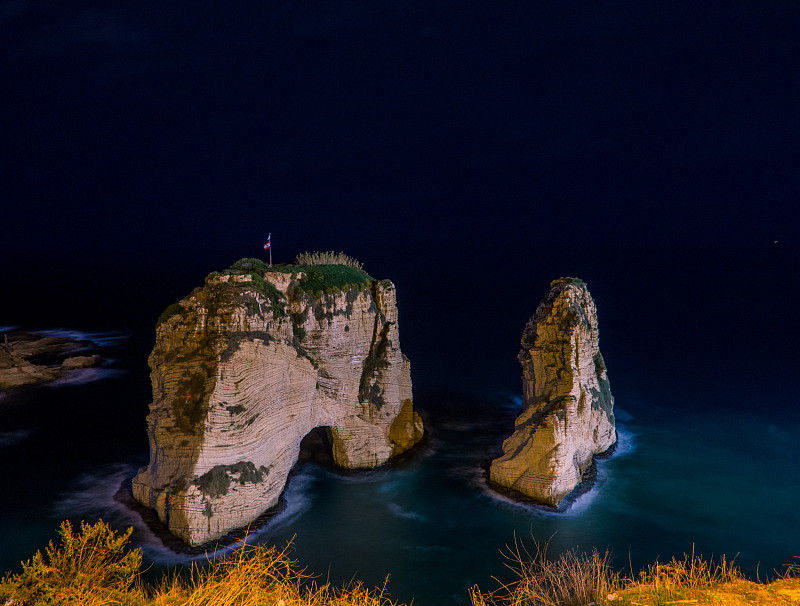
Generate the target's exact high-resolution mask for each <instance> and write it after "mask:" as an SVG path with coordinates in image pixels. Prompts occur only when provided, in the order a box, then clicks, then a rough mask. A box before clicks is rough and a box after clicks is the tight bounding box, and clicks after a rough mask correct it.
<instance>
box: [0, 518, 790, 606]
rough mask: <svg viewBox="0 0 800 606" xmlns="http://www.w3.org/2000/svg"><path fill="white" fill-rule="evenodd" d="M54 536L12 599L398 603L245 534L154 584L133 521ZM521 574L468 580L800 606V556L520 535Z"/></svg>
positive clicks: (561, 603) (612, 598) (504, 591)
mask: <svg viewBox="0 0 800 606" xmlns="http://www.w3.org/2000/svg"><path fill="white" fill-rule="evenodd" d="M59 537H60V541H59V544H57V545H56V544H54V543H52V542H51V543H50V545H49V546H48V547H47V548H46V549H45V551H44V553H42V552H37V553H36V555H34V557H33V558H31V559H30V560H28V561H27V562H25V563H23V570H22V572H21V573H19V574H16V575H11V576H7V577H6V578H4V579H2V580H0V604H4V605H5V606H61V605H64V606H67V605H70V606H72V605H81V606H398V605H397V604H396V603H395V602H392V601H391V600H390V599H389V596H388V594H387V592H386V583H384V585H383V587H380V588H376V589H367V588H365V587H364V586H363V585H362V584H360V583H356V584H354V585H352V586H350V587H347V588H343V589H341V588H336V587H333V586H331V585H330V584H329V583H324V584H318V583H317V582H316V581H315V580H314V579H313V578H311V577H310V576H309V575H308V574H306V573H305V572H304V570H303V569H302V568H300V567H299V566H298V563H297V562H296V561H295V560H293V559H292V558H291V557H290V555H289V550H290V548H291V546H290V545H287V547H285V548H284V549H282V550H278V549H276V548H275V547H266V546H263V545H249V544H247V543H246V542H245V544H244V545H243V546H242V547H240V548H238V549H236V550H235V551H233V552H232V553H231V554H230V556H229V557H227V558H225V559H222V560H218V561H215V562H210V563H209V565H208V566H193V567H192V568H191V569H190V570H189V571H188V572H187V573H186V574H183V575H177V574H176V575H173V576H170V577H167V578H164V579H163V580H162V581H161V582H160V583H159V584H158V585H156V586H146V585H144V584H143V583H142V581H141V576H140V573H139V571H140V565H141V554H140V552H139V550H137V549H134V550H131V549H129V548H128V547H127V543H128V541H129V538H130V529H129V530H128V531H127V532H125V533H122V534H117V533H115V532H114V531H113V530H112V529H111V528H110V527H109V526H108V525H106V524H105V523H103V522H102V521H100V522H98V523H97V524H95V525H89V524H84V523H81V526H80V529H79V532H74V531H73V528H72V526H71V525H70V524H69V522H65V523H63V524H62V525H61V528H60V529H59ZM506 557H507V558H508V560H509V562H508V564H507V565H508V567H509V568H510V569H511V570H512V572H513V573H514V575H515V577H516V580H515V581H514V582H512V583H509V584H506V585H502V586H501V587H500V589H498V590H497V591H495V592H491V593H483V592H481V591H480V589H479V588H478V587H473V588H471V589H470V590H469V595H470V598H471V601H472V606H591V605H594V606H617V605H619V606H680V605H684V604H698V605H712V604H713V605H716V606H791V605H795V606H800V566H798V565H797V564H793V565H790V566H787V569H786V571H785V573H784V574H783V575H782V576H781V578H779V579H777V580H775V581H773V582H772V583H768V584H764V583H754V582H752V581H748V580H747V579H745V578H743V577H742V575H741V573H740V572H739V569H738V568H737V567H736V566H735V564H734V563H732V562H728V561H727V560H726V559H725V558H724V557H723V558H721V559H720V560H719V561H717V562H716V563H715V562H712V561H710V560H705V559H703V558H702V557H699V556H696V555H695V554H694V552H692V553H691V554H690V555H684V556H683V558H673V559H672V560H670V561H669V562H667V563H666V564H661V563H658V562H656V563H655V564H652V565H650V566H648V567H647V569H645V570H643V571H642V572H640V573H639V574H638V576H637V577H636V578H622V577H620V576H619V574H618V573H617V572H615V570H614V569H613V568H612V566H611V556H610V553H609V552H605V553H603V554H600V553H599V552H597V550H592V551H591V552H590V553H579V552H578V551H576V550H572V551H568V552H566V553H563V554H561V555H559V556H558V557H557V558H555V559H550V558H548V557H547V543H537V542H536V541H534V542H533V547H532V548H526V547H525V546H524V545H523V544H522V543H521V542H519V541H516V540H515V542H514V546H513V547H511V548H510V549H509V552H508V554H507V556H506Z"/></svg>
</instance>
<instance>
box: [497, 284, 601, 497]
mask: <svg viewBox="0 0 800 606" xmlns="http://www.w3.org/2000/svg"><path fill="white" fill-rule="evenodd" d="M519 361H520V363H521V364H522V377H523V409H522V412H521V413H520V415H519V416H518V417H517V419H516V422H515V429H514V433H513V434H512V435H511V436H510V437H509V438H508V439H506V440H505V441H504V442H503V455H502V456H500V457H499V458H497V459H495V460H494V461H492V463H491V467H490V470H489V480H490V482H492V483H494V484H496V485H498V486H500V487H503V488H506V489H510V490H512V491H516V492H518V493H521V494H523V495H525V496H526V497H528V498H531V499H533V500H535V501H537V502H540V503H543V504H546V505H550V506H553V507H557V506H558V505H559V504H560V503H561V501H562V500H563V499H564V497H566V496H567V495H568V494H569V493H570V492H572V491H573V490H574V489H575V487H576V486H577V485H578V484H579V483H580V481H581V478H582V477H583V474H584V472H585V471H586V470H587V469H588V468H589V467H590V465H591V463H592V460H593V457H594V455H596V454H599V453H602V452H604V451H606V450H608V449H609V448H610V447H611V446H612V445H613V444H614V443H615V442H616V430H615V427H614V413H613V408H614V397H613V396H612V395H611V389H610V387H609V383H608V375H607V373H606V366H605V363H604V361H603V356H602V355H601V354H600V350H599V347H598V330H597V311H596V308H595V304H594V301H593V300H592V297H591V295H590V294H589V291H588V290H587V289H586V285H585V284H584V283H583V282H582V281H581V280H579V279H577V278H561V279H559V280H555V281H553V282H552V283H551V287H550V291H549V292H548V293H547V295H546V296H545V297H544V299H542V302H541V303H540V304H539V307H538V308H537V310H536V313H534V315H533V317H532V318H531V319H530V320H529V321H528V324H527V325H526V327H525V332H524V333H523V334H522V349H521V350H520V352H519Z"/></svg>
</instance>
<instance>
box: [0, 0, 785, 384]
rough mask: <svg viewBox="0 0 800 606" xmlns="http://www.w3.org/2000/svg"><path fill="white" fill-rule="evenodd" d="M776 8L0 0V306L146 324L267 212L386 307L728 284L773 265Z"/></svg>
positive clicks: (261, 227)
mask: <svg viewBox="0 0 800 606" xmlns="http://www.w3.org/2000/svg"><path fill="white" fill-rule="evenodd" d="M799 26H800V5H798V3H797V2H794V1H791V2H788V1H787V2H778V1H772V0H767V1H765V2H753V1H751V0H724V1H723V0H715V1H709V2H683V1H682V2H677V1H673V2H657V3H647V2H640V1H638V0H637V1H634V0H603V1H597V0H593V1H588V0H582V1H570V2H556V3H552V2H465V1H455V0H440V1H431V0H429V1H425V2H419V1H407V2H406V1H397V0H391V1H384V0H375V1H370V2H363V1H355V0H352V1H345V0H341V1H325V2H320V1H311V0H309V1H305V2H292V1H283V2H274V1H269V2H262V3H233V4H231V3H225V4H224V6H223V5H222V4H221V3H199V4H198V3H188V2H169V3H162V2H158V3H153V2H122V1H116V2H103V3H98V2H89V1H70V2H66V1H56V0H53V1H50V2H46V3H45V2H33V1H26V0H4V1H0V49H1V52H0V72H1V73H2V87H0V103H1V104H2V112H0V131H2V133H3V143H2V147H0V150H2V151H0V170H1V171H2V197H3V207H2V208H3V211H2V213H3V214H2V225H3V237H2V238H0V254H2V265H3V273H4V283H5V284H4V287H3V292H4V295H3V301H2V308H0V311H2V313H0V323H3V322H4V323H15V322H16V323H19V322H22V323H25V322H38V323H41V321H42V319H43V318H46V319H47V320H49V322H46V323H62V324H66V323H69V322H70V321H73V322H79V321H80V320H79V319H76V318H79V316H80V317H88V316H92V317H95V318H97V319H98V322H105V323H106V324H108V325H117V326H119V325H124V324H125V322H126V319H125V318H126V317H128V316H129V315H130V314H131V313H132V310H134V309H135V310H136V312H137V313H139V314H140V315H141V316H142V317H144V318H147V322H148V326H149V325H150V322H151V320H150V319H151V318H156V317H157V316H158V313H159V312H160V309H161V308H163V306H165V305H166V304H167V303H169V302H171V301H172V300H174V299H175V298H178V297H180V296H182V295H183V294H185V293H186V292H187V291H189V290H190V289H191V288H192V287H193V286H195V285H197V284H198V283H199V282H200V281H201V280H202V277H203V276H204V275H205V274H206V273H207V272H208V271H211V270H212V269H220V268H221V267H225V266H227V265H228V264H230V263H231V262H232V261H234V260H235V259H237V258H239V257H243V256H259V255H262V254H263V250H262V249H261V245H262V244H263V241H264V239H265V236H266V234H267V233H268V232H272V234H273V242H274V251H275V255H276V260H279V261H290V260H292V259H293V257H294V255H295V254H296V253H298V252H301V251H303V250H327V249H335V250H345V251H346V252H348V253H349V254H351V255H353V256H356V257H358V258H360V259H361V260H362V261H364V262H365V265H366V268H367V269H368V270H369V271H371V272H372V273H373V274H374V275H376V277H391V278H392V279H394V280H395V282H396V283H397V284H398V288H399V293H400V295H399V296H400V297H401V304H403V305H405V309H409V308H411V307H413V305H414V303H419V302H420V301H422V300H423V295H424V296H425V297H428V299H426V305H428V306H430V308H438V309H444V308H446V307H447V306H448V305H450V306H452V305H453V301H454V300H456V301H466V300H471V299H475V298H479V297H480V296H481V295H480V294H479V293H485V292H487V289H488V290H491V292H492V296H496V295H502V296H504V297H505V298H506V299H507V300H509V301H511V300H512V299H513V300H514V303H509V305H510V307H511V309H510V311H509V318H510V319H509V326H513V327H514V328H513V330H512V329H511V328H509V331H511V332H513V333H515V334H519V332H520V330H521V324H520V322H524V319H525V318H526V317H527V316H528V315H530V313H531V312H532V310H533V308H534V307H535V302H536V301H538V298H539V297H541V295H542V294H543V291H544V289H545V288H546V285H547V282H548V281H549V280H550V279H552V278H554V277H557V276H558V275H561V274H564V273H570V274H578V275H581V276H582V277H584V278H586V279H587V282H589V285H590V288H591V289H592V292H593V293H594V294H595V297H596V298H598V293H599V294H600V295H603V294H604V293H609V292H611V291H612V290H613V289H615V288H617V287H618V286H619V285H620V284H623V283H628V284H631V283H633V285H634V286H635V287H636V288H638V289H639V292H640V294H641V295H642V297H643V298H647V297H650V298H651V299H652V300H656V299H658V298H659V297H660V296H662V295H663V294H664V291H669V290H670V289H674V286H673V285H670V286H664V287H663V289H662V290H659V289H658V288H656V287H655V286H653V284H652V282H653V281H654V280H656V278H650V277H648V276H664V275H667V274H670V273H673V274H674V273H675V272H682V271H684V270H686V269H694V270H696V275H694V276H693V277H690V278H687V281H686V283H683V284H681V285H680V286H679V287H678V288H686V289H690V288H693V287H696V286H697V285H698V284H699V283H700V282H701V281H702V280H704V279H706V278H708V279H709V280H710V281H711V284H712V285H714V288H717V290H716V291H715V292H716V293H717V294H721V295H723V296H730V297H732V298H735V297H736V293H737V292H740V291H741V290H743V289H747V290H748V291H749V292H752V291H753V289H754V288H758V287H756V286H754V281H755V280H764V281H766V282H770V283H774V282H775V280H779V279H781V278H782V277H785V275H786V273H787V272H789V274H790V275H796V273H794V272H795V271H796V270H797V260H796V258H797V257H796V254H797V224H796V222H795V221H794V220H793V219H794V214H795V213H794V206H795V204H796V201H797V200H798V199H799V198H800V196H798V193H800V185H799V184H798V179H797V173H798V159H799V158H798V144H797V142H798V140H800V112H798V107H800V104H799V103H798V101H800V77H798V73H800V49H799V48H798V46H799V45H800V42H799V41H800V37H798V35H797V32H798V31H800V27H799ZM775 240H778V241H779V243H778V244H774V241H775ZM733 265H736V266H737V270H736V272H733V271H731V267H732V266H733ZM615 271H616V273H615ZM726 272H731V273H730V274H727V273H726ZM688 273H691V272H688ZM609 276H611V277H609ZM731 278H732V279H731ZM762 286H763V284H762ZM709 288H710V287H709ZM789 288H794V289H795V292H796V288H797V287H792V286H789ZM508 295H513V296H508ZM404 297H405V299H404ZM783 297H784V298H783V299H781V301H782V302H788V301H789V300H790V298H789V296H788V295H785V294H784V295H783ZM699 298H701V299H702V298H703V297H702V296H700V297H699ZM682 300H685V299H682ZM122 301H127V303H123V302H122ZM403 301H406V302H407V303H403ZM751 303H752V301H746V302H744V303H742V304H741V306H740V307H736V306H735V305H734V307H733V308H732V311H730V317H734V316H735V315H736V314H741V313H745V312H746V310H747V306H749V305H751ZM491 304H492V305H496V303H491ZM675 305H676V303H675V301H671V302H669V303H666V302H665V303H662V304H661V307H659V306H658V305H657V304H656V305H655V308H654V309H652V313H654V314H655V313H659V312H664V313H666V312H667V310H668V309H674V307H675ZM677 305H680V304H677ZM426 309H427V308H426ZM81 313H83V316H81ZM406 313H408V314H409V316H410V317H412V318H414V317H416V318H417V319H419V328H417V330H418V332H419V333H420V334H421V333H422V328H426V330H427V329H429V330H431V331H432V330H435V321H434V319H432V316H431V314H430V313H429V312H427V311H426V312H425V314H427V315H426V316H425V317H426V318H427V320H425V319H420V318H423V315H425V314H423V313H422V312H420V313H419V316H414V312H413V311H408V312H406ZM445 315H446V314H445ZM608 315H609V316H612V317H611V318H610V319H609V320H607V322H609V324H611V325H612V326H614V321H615V320H614V318H613V314H608ZM619 316H620V318H621V317H622V313H621V312H620V313H619ZM440 320H441V318H439V319H438V320H437V321H440ZM634 320H636V321H640V322H646V321H647V320H646V318H644V317H641V318H639V317H636V316H635V314H634ZM728 320H730V318H728V317H726V318H725V321H726V322H727V321H728ZM426 322H428V324H426ZM620 322H621V320H620ZM777 323H778V319H777V317H776V316H772V317H771V319H770V320H769V322H768V324H769V325H770V326H773V324H774V325H777ZM683 325H684V327H685V322H684V323H683ZM411 334H412V335H413V334H414V328H413V327H412V329H411ZM516 338H517V337H514V339H516ZM612 345H613V344H612ZM512 349H513V347H512ZM513 372H516V370H514V371H513Z"/></svg>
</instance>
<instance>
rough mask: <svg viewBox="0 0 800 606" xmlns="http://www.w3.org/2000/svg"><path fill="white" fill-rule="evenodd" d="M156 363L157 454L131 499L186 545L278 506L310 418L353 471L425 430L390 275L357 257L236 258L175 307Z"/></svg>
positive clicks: (160, 333)
mask: <svg viewBox="0 0 800 606" xmlns="http://www.w3.org/2000/svg"><path fill="white" fill-rule="evenodd" d="M149 363H150V368H151V370H152V372H151V382H152V386H153V403H152V404H151V405H150V414H149V415H148V418H147V419H148V435H149V439H150V464H149V465H148V466H147V467H145V468H142V469H140V470H139V473H138V475H137V476H136V477H135V478H134V480H133V496H134V498H136V499H137V500H138V501H139V502H141V503H142V504H144V505H146V506H148V507H151V508H153V509H155V510H156V512H157V513H158V516H159V518H160V519H161V521H162V522H164V523H165V524H166V525H167V527H168V528H169V530H170V532H172V533H173V534H174V535H176V536H178V537H180V538H181V539H183V540H184V541H185V542H186V543H189V544H190V545H199V544H202V543H205V542H208V541H211V540H213V539H216V538H219V537H221V536H223V535H225V534H226V533H227V532H229V531H230V530H232V529H236V528H239V527H242V526H245V525H247V524H248V523H249V522H251V521H252V520H254V519H255V518H257V517H258V516H259V515H260V514H262V513H263V512H265V511H266V510H267V509H269V508H271V507H273V506H274V505H276V504H277V503H278V499H279V497H280V494H281V492H282V491H283V488H284V485H285V484H286V479H287V476H288V474H289V472H290V470H291V469H292V466H293V465H294V464H295V462H296V461H297V458H298V454H299V451H300V442H301V440H302V439H303V437H305V436H306V435H307V434H308V433H309V432H310V431H311V430H312V429H314V428H317V427H325V428H327V433H328V437H329V440H330V443H331V447H332V455H333V460H334V463H335V464H336V465H338V466H340V467H343V468H351V469H352V468H369V467H375V466H377V465H381V464H383V463H385V462H386V461H388V460H389V459H390V458H391V457H393V456H395V455H398V454H400V453H401V452H403V451H405V450H407V449H409V448H410V447H411V446H413V445H414V444H415V443H416V442H417V441H418V440H419V439H420V438H421V437H422V421H421V420H420V418H419V416H418V415H417V413H415V412H414V410H413V405H412V399H411V398H412V395H411V373H410V363H409V360H408V358H406V356H405V355H403V353H402V352H401V351H400V342H399V338H398V330H397V306H396V303H395V290H394V285H393V284H392V283H391V282H390V281H389V280H382V281H377V280H374V279H372V278H371V277H370V276H369V275H367V274H366V273H365V272H364V271H363V270H361V269H360V268H359V267H350V266H346V265H339V264H330V265H307V266H305V265H304V266H280V267H276V268H272V269H270V268H268V267H267V266H266V265H265V264H264V263H263V262H261V261H259V260H257V259H242V260H240V261H238V262H237V263H235V264H234V265H233V266H231V268H229V269H228V270H226V271H224V272H222V273H218V272H214V273H212V274H210V275H209V276H208V277H207V278H206V283H205V286H203V287H202V288H198V289H195V291H194V292H192V293H191V294H190V295H189V296H187V297H185V298H184V299H183V300H181V301H180V302H179V303H178V304H174V305H172V306H170V307H169V308H167V310H166V311H165V312H164V314H162V318H161V320H160V321H159V325H158V327H157V331H156V344H155V347H154V349H153V351H152V353H151V354H150V358H149Z"/></svg>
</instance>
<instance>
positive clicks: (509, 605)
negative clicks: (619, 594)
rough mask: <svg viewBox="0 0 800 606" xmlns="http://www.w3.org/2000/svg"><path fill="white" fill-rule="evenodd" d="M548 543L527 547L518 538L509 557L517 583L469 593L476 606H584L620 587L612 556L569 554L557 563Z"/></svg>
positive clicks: (534, 541) (509, 566)
mask: <svg viewBox="0 0 800 606" xmlns="http://www.w3.org/2000/svg"><path fill="white" fill-rule="evenodd" d="M547 548H548V544H547V542H544V543H540V542H538V541H536V540H533V541H532V547H531V548H528V547H526V546H525V545H524V544H523V543H522V542H521V541H519V540H517V539H516V538H515V540H514V545H513V547H509V551H508V553H507V554H506V558H507V559H508V563H507V564H506V565H507V566H508V568H510V569H511V571H512V572H513V573H514V576H515V579H516V580H515V581H514V582H512V583H509V584H502V585H501V587H500V589H498V590H497V591H494V592H492V593H486V594H484V593H481V591H480V590H479V589H478V588H477V587H472V588H471V589H470V598H471V599H472V605H473V606H500V605H502V606H585V605H586V604H590V603H593V602H597V601H598V600H599V599H601V598H604V597H605V596H607V595H608V594H609V593H611V592H612V591H613V590H614V588H615V587H616V586H618V583H619V577H618V575H617V573H615V572H614V570H613V569H612V567H611V554H610V552H608V551H606V552H605V553H603V554H600V553H599V552H598V551H597V550H596V549H593V550H592V551H591V552H590V553H588V554H587V553H579V552H578V551H577V550H574V549H573V550H570V551H568V552H566V553H563V554H561V555H560V556H559V557H558V558H557V559H550V558H548V557H547Z"/></svg>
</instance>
